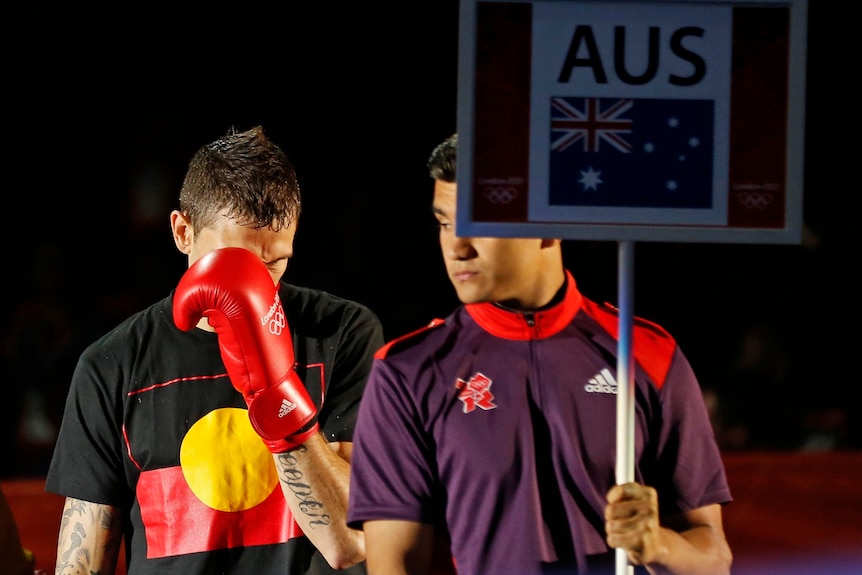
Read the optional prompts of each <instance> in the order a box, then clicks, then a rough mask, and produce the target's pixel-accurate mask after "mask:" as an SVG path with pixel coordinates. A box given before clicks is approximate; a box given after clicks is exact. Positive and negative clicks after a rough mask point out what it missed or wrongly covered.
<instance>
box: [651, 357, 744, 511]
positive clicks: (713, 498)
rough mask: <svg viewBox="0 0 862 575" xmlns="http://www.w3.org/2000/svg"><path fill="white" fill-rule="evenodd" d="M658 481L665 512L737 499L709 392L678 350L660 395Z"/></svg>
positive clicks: (656, 482)
mask: <svg viewBox="0 0 862 575" xmlns="http://www.w3.org/2000/svg"><path fill="white" fill-rule="evenodd" d="M659 398H660V405H661V412H662V418H661V425H660V429H659V430H658V434H659V436H658V443H657V453H656V456H657V459H656V464H657V469H656V470H655V471H656V473H655V474H654V476H653V477H654V478H655V482H652V481H650V478H649V477H645V481H646V483H647V484H651V485H653V486H654V487H655V488H656V489H657V490H658V493H659V504H660V506H661V512H662V514H673V513H679V512H681V511H690V510H692V509H696V508H698V507H703V506H706V505H710V504H713V503H720V504H724V503H729V502H730V501H732V497H731V494H730V488H729V487H728V483H727V477H726V475H725V471H724V463H723V461H722V459H721V454H720V452H719V448H718V443H717V442H716V439H715V434H714V431H713V429H712V424H711V422H710V419H709V414H708V412H707V410H706V405H705V403H704V401H703V393H702V391H701V388H700V385H699V384H698V382H697V379H696V377H695V375H694V372H693V371H692V368H691V365H690V364H689V363H688V360H687V359H686V358H685V356H684V355H683V353H682V351H681V350H680V349H679V348H677V349H676V351H675V352H674V357H673V361H672V363H671V366H670V370H669V372H668V374H667V378H666V379H665V383H664V385H663V386H662V388H661V391H660V393H659Z"/></svg>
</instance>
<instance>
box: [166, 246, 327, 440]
mask: <svg viewBox="0 0 862 575" xmlns="http://www.w3.org/2000/svg"><path fill="white" fill-rule="evenodd" d="M173 314H174V323H175V324H176V325H177V327H178V328H180V329H181V330H183V331H189V330H191V329H193V328H194V327H195V326H196V325H197V323H198V321H200V319H201V317H203V316H206V318H207V320H209V324H210V325H211V326H212V327H213V329H215V332H216V334H217V335H218V342H219V350H220V351H221V357H222V360H223V361H224V364H225V367H227V373H228V375H229V376H230V380H231V383H233V386H234V388H236V390H237V391H239V392H240V393H241V394H242V395H243V397H244V398H245V402H246V404H247V405H248V417H249V419H250V420H251V426H252V427H253V428H254V430H255V431H256V432H257V434H258V435H260V436H261V438H263V442H264V443H265V444H266V446H267V447H268V448H269V450H270V451H271V452H273V453H283V452H285V451H288V450H289V449H293V448H294V447H298V446H299V445H301V444H302V443H304V442H305V441H306V440H307V439H308V438H309V437H311V436H312V435H313V434H314V433H315V432H317V429H318V424H317V408H316V407H315V406H314V402H313V401H311V398H310V397H309V396H308V392H307V391H306V390H305V386H304V385H303V383H302V380H300V379H299V376H298V375H297V373H296V371H295V370H294V363H295V362H294V355H293V340H292V338H291V336H290V329H289V327H288V325H287V321H286V319H285V316H284V310H283V309H282V307H281V300H280V299H279V297H278V289H277V288H276V286H275V285H274V284H273V281H272V277H271V276H270V275H269V271H267V269H266V266H264V265H263V264H262V263H261V261H260V259H259V258H258V257H257V256H256V255H254V254H253V253H252V252H250V251H248V250H245V249H242V248H223V249H220V250H216V251H213V252H210V253H208V254H206V255H205V256H203V257H202V258H200V259H199V260H197V261H196V262H195V263H194V264H192V265H191V266H190V267H189V269H188V270H186V273H185V274H184V275H183V277H182V278H181V279H180V283H179V284H178V285H177V289H176V292H175V293H174V304H173Z"/></svg>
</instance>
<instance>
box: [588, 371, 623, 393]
mask: <svg viewBox="0 0 862 575" xmlns="http://www.w3.org/2000/svg"><path fill="white" fill-rule="evenodd" d="M584 389H585V390H586V391H587V393H612V394H614V395H616V393H617V382H616V380H615V379H614V376H613V375H611V372H610V370H609V369H608V368H605V369H603V370H601V371H600V372H599V373H597V374H596V375H594V376H593V377H591V378H590V380H589V381H588V382H587V384H586V385H585V386H584Z"/></svg>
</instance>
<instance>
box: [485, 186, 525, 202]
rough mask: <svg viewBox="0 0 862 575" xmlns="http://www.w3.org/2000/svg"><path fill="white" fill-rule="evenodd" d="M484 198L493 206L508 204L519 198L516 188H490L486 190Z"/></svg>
mask: <svg viewBox="0 0 862 575" xmlns="http://www.w3.org/2000/svg"><path fill="white" fill-rule="evenodd" d="M484 196H485V198H487V199H488V201H489V202H491V203H492V204H508V203H510V202H511V201H512V200H514V199H515V198H517V197H518V189H517V188H515V187H514V186H495V187H491V186H488V187H486V188H485V189H484Z"/></svg>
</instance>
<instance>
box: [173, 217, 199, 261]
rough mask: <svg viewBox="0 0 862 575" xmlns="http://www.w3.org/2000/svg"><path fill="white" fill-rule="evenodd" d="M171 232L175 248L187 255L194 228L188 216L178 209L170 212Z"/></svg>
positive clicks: (190, 247)
mask: <svg viewBox="0 0 862 575" xmlns="http://www.w3.org/2000/svg"><path fill="white" fill-rule="evenodd" d="M171 234H172V235H173V237H174V245H176V246H177V249H178V250H180V252H182V253H184V254H186V255H189V253H190V252H191V251H192V242H193V241H194V239H195V230H194V228H193V227H192V224H191V222H190V221H189V219H188V217H186V215H185V214H184V213H182V212H181V211H179V210H173V211H172V212H171Z"/></svg>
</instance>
